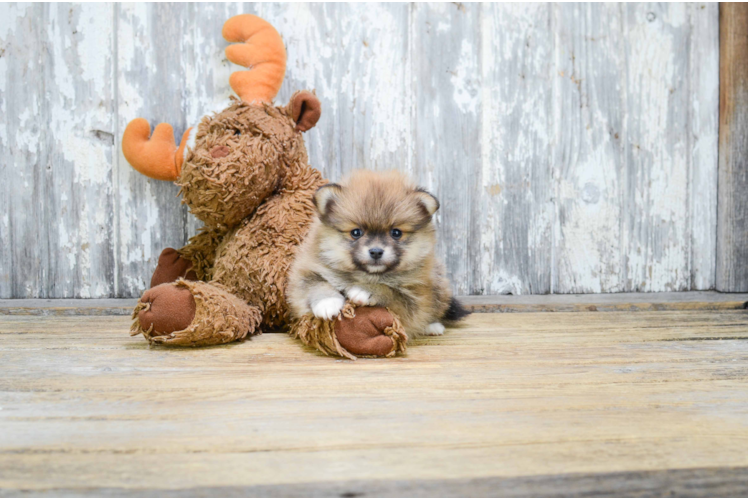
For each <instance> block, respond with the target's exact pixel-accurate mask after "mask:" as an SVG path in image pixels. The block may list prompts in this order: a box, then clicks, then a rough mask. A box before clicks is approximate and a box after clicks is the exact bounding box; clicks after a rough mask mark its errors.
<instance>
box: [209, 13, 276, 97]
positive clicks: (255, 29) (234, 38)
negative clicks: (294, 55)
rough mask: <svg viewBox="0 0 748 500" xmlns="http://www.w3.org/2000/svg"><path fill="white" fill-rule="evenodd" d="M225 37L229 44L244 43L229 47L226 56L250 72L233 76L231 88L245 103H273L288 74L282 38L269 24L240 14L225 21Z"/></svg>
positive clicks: (239, 72) (240, 72) (251, 16)
mask: <svg viewBox="0 0 748 500" xmlns="http://www.w3.org/2000/svg"><path fill="white" fill-rule="evenodd" d="M223 38H225V39H226V41H228V42H242V43H236V44H234V45H229V46H228V47H226V57H228V58H229V61H231V62H233V63H236V64H239V65H241V66H244V67H246V68H250V71H236V72H234V73H232V74H231V77H230V78H229V83H230V84H231V88H232V89H234V92H236V93H237V94H238V95H239V97H240V98H241V99H242V100H243V101H245V102H249V103H252V102H266V103H268V104H270V103H271V102H272V101H273V97H275V96H276V95H277V94H278V91H279V90H280V86H281V83H283V77H284V76H285V75H286V48H285V47H284V46H283V39H281V37H280V35H279V34H278V32H277V31H276V30H275V28H273V26H272V25H270V23H268V22H267V21H265V20H264V19H261V18H259V17H257V16H253V15H252V14H240V15H238V16H234V17H232V18H231V19H229V20H228V21H226V22H225V23H224V25H223Z"/></svg>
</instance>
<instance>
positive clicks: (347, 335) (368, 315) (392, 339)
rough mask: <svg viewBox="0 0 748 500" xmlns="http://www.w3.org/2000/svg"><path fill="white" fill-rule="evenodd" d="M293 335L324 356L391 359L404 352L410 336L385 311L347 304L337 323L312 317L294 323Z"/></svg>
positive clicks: (396, 320) (380, 308)
mask: <svg viewBox="0 0 748 500" xmlns="http://www.w3.org/2000/svg"><path fill="white" fill-rule="evenodd" d="M291 333H292V334H293V335H294V336H295V337H296V338H298V339H300V340H301V341H302V342H303V343H304V344H306V345H308V346H310V347H314V348H315V349H318V350H320V351H322V352H323V353H325V354H329V355H332V356H342V357H345V358H349V359H356V356H357V355H358V356H370V357H390V356H395V355H396V354H400V353H403V352H405V349H406V344H407V342H408V336H407V335H406V334H405V330H404V329H403V326H402V325H401V324H400V321H399V320H398V319H397V317H396V316H395V315H393V314H392V313H391V312H390V311H389V310H388V309H385V308H384V307H356V306H354V305H353V304H351V303H347V304H346V305H345V306H344V307H343V311H342V312H341V314H340V316H339V317H338V318H337V319H335V320H334V321H324V320H322V319H319V318H315V317H314V316H312V315H311V314H309V315H306V316H304V317H302V318H301V319H299V320H297V321H295V322H294V323H293V325H292V326H291Z"/></svg>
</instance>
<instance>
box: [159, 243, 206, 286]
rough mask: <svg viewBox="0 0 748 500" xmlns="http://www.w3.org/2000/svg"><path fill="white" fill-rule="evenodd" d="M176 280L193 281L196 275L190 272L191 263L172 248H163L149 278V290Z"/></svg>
mask: <svg viewBox="0 0 748 500" xmlns="http://www.w3.org/2000/svg"><path fill="white" fill-rule="evenodd" d="M177 278H184V279H187V280H190V281H195V280H196V279H197V274H196V273H195V271H193V270H192V261H190V260H189V259H185V258H183V257H181V256H180V255H179V253H178V252H177V251H176V250H174V249H173V248H165V249H164V250H163V251H162V252H161V255H159V257H158V265H157V266H156V270H155V271H154V272H153V276H152V277H151V288H153V287H154V286H158V285H160V284H162V283H171V282H172V281H176V280H177Z"/></svg>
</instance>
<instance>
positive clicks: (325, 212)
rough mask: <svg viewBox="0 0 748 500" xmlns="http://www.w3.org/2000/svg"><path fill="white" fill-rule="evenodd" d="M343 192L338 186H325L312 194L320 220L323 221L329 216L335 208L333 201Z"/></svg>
mask: <svg viewBox="0 0 748 500" xmlns="http://www.w3.org/2000/svg"><path fill="white" fill-rule="evenodd" d="M342 190H343V188H342V187H340V184H325V185H324V186H321V187H320V188H319V189H318V190H317V192H316V193H314V206H316V207H317V212H319V215H320V218H322V219H323V220H324V219H325V218H326V217H328V216H329V215H330V212H331V211H332V209H333V207H334V206H335V199H336V198H337V197H338V195H340V192H341V191H342Z"/></svg>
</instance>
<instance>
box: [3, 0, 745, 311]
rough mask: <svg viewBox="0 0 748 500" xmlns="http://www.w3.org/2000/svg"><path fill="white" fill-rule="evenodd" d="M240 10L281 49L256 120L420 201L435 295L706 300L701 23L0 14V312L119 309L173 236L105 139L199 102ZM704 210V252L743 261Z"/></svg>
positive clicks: (710, 172) (712, 26)
mask: <svg viewBox="0 0 748 500" xmlns="http://www.w3.org/2000/svg"><path fill="white" fill-rule="evenodd" d="M728 8H729V7H728ZM241 12H249V13H255V14H258V15H260V16H263V17H265V18H266V19H268V21H270V22H271V23H272V24H273V25H275V26H276V27H277V28H278V30H279V31H280V33H281V34H282V35H283V37H284V40H285V43H286V46H287V52H288V56H289V60H288V70H287V75H286V80H285V82H284V84H283V87H282V88H281V91H280V94H279V96H278V98H277V102H278V103H280V104H285V103H286V102H288V99H289V98H290V96H291V94H292V93H293V92H294V91H296V90H299V89H314V90H316V92H317V94H318V96H319V97H320V100H321V101H322V104H323V115H322V119H321V120H320V122H319V124H318V126H317V127H316V128H315V129H313V130H311V131H309V132H307V133H306V135H305V138H306V142H307V146H308V149H309V153H310V163H311V164H312V166H314V167H316V168H318V169H320V170H321V171H322V172H323V173H324V174H325V175H326V176H327V177H329V178H331V179H339V178H340V177H341V176H343V175H344V174H345V173H347V172H349V171H351V170H353V169H355V168H370V169H376V170H384V169H389V168H396V169H400V170H403V171H406V172H408V173H410V174H412V175H413V176H414V177H415V178H416V179H417V180H418V181H419V182H420V183H421V184H423V185H424V186H425V187H426V188H428V189H430V190H432V191H434V192H435V194H436V195H437V196H438V197H439V198H440V199H441V201H442V209H441V210H440V212H439V215H438V220H437V223H438V228H439V232H440V235H441V238H440V241H439V246H438V253H439V255H440V257H441V258H442V259H443V260H445V261H446V263H447V267H448V270H449V275H450V277H451V279H452V281H453V288H454V290H455V292H456V293H460V294H507V293H512V294H528V293H532V294H538V293H597V292H626V291H675V290H703V289H710V288H713V287H714V286H715V283H716V282H715V273H716V265H717V255H716V250H717V232H716V231H717V230H716V221H717V127H718V123H717V116H718V115H717V113H718V104H717V95H718V94H717V93H718V86H719V80H718V78H717V65H718V61H719V47H718V38H717V35H718V28H719V25H718V8H717V6H716V5H714V4H658V5H650V4H632V5H626V6H624V5H603V4H563V5H560V4H559V5H555V4H529V5H512V4H501V5H494V4H449V5H442V4H280V3H268V4H235V3H231V4H148V5H146V4H143V5H130V4H121V5H112V6H102V5H91V6H86V5H78V4H60V5H58V6H52V5H25V4H2V5H0V112H1V113H2V120H0V157H1V158H2V160H1V162H0V184H2V186H0V241H2V245H0V297H14V298H23V297H137V296H139V295H140V294H141V292H142V291H143V290H144V289H145V287H146V286H147V284H148V282H149V279H150V275H151V273H152V271H153V269H154V267H155V264H156V259H157V257H158V255H159V253H160V251H161V250H162V249H163V248H164V247H166V246H173V247H178V246H181V245H182V244H183V243H184V242H185V241H186V240H187V238H189V236H191V235H192V234H194V233H195V232H196V230H197V228H198V227H199V225H200V224H199V223H198V222H197V221H196V220H195V219H194V217H192V216H190V215H189V214H188V212H187V210H186V208H185V207H183V206H181V205H180V204H179V200H178V199H176V198H175V195H176V192H177V189H176V187H175V186H173V185H172V184H170V183H165V182H159V181H153V180H149V179H146V178H144V177H143V176H141V175H139V174H137V173H136V172H135V171H134V170H133V169H132V168H131V167H130V166H129V165H128V164H127V162H126V161H125V159H124V157H123V156H122V153H121V152H120V144H119V140H120V137H121V134H122V131H123V130H124V127H125V125H126V124H127V123H128V122H129V121H130V120H131V119H133V118H135V117H137V116H142V117H144V118H147V119H148V120H149V121H150V122H151V124H152V126H155V125H156V124H157V123H158V122H160V121H164V122H168V123H170V124H172V125H173V126H174V129H175V135H176V136H177V138H179V137H180V134H181V132H182V131H183V130H185V129H186V128H187V127H188V126H191V125H193V124H195V123H196V122H197V120H198V119H199V118H200V117H201V116H202V115H203V114H205V113H209V112H213V111H216V110H219V109H221V108H222V107H223V104H224V103H225V102H226V100H227V99H228V98H229V96H230V95H231V89H230V88H229V85H228V77H229V75H230V74H231V72H232V71H234V70H235V69H237V68H236V67H235V66H233V65H232V64H230V63H229V62H228V61H227V60H226V59H225V57H224V54H223V50H224V48H225V46H226V43H225V42H224V41H223V39H222V37H221V36H220V28H221V26H222V24H223V22H224V21H225V19H227V18H228V17H230V16H232V15H234V14H238V13H241ZM40 20H41V21H42V22H41V23H40V22H39V21H40ZM734 116H736V117H739V116H742V114H740V113H734ZM737 119H738V118H736V120H737ZM738 128H739V127H738ZM738 128H734V130H738ZM737 142H739V141H737ZM723 150H724V148H723ZM723 170H724V169H723ZM730 172H732V170H731V171H730ZM725 175H728V174H723V177H724V176H725ZM729 184H730V183H721V184H720V186H721V189H723V190H724V189H727V188H726V187H725V186H726V185H729ZM736 189H737V188H736ZM736 192H737V191H736ZM728 212H729V210H727V209H725V210H722V211H721V214H723V216H724V217H725V218H726V220H729V221H731V222H729V223H723V224H722V225H721V226H720V227H723V228H724V230H722V232H721V233H720V234H722V236H721V237H722V240H723V241H724V242H725V243H724V244H723V245H722V246H721V247H720V248H724V249H725V251H726V252H728V248H735V249H737V250H735V251H737V252H739V251H743V250H741V249H744V247H745V246H746V245H742V244H740V243H738V242H739V241H742V240H739V239H738V240H734V241H733V240H732V239H730V238H733V239H734V238H736V237H738V238H739V235H740V234H743V233H744V232H745V228H744V227H742V228H741V227H739V224H740V222H739V221H741V220H743V219H744V217H743V218H741V215H740V213H738V212H736V213H735V215H734V216H730V215H729V214H728ZM721 217H722V216H721ZM730 224H732V226H730ZM728 228H733V229H734V230H729V229H728ZM741 230H742V231H743V233H741ZM730 245H732V246H730ZM728 253H729V252H728ZM736 255H737V254H736ZM741 255H742V257H744V255H743V254H740V255H737V257H735V258H734V259H733V261H735V262H742V261H744V260H745V259H743V260H741V258H742V257H741ZM723 260H724V259H723ZM725 262H727V261H726V260H725ZM738 268H739V264H736V265H733V266H732V267H730V268H729V269H728V267H726V265H723V268H721V269H723V271H722V274H723V275H725V276H728V277H729V279H738V280H739V279H742V278H736V276H742V275H741V272H742V270H740V269H738ZM725 289H727V288H725ZM730 289H731V290H738V289H741V288H740V286H738V285H735V287H734V288H730ZM742 289H743V290H748V288H745V287H744V288H742Z"/></svg>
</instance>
